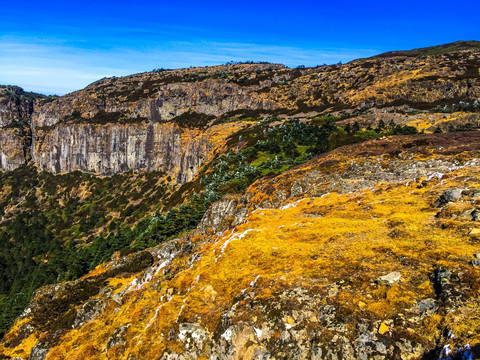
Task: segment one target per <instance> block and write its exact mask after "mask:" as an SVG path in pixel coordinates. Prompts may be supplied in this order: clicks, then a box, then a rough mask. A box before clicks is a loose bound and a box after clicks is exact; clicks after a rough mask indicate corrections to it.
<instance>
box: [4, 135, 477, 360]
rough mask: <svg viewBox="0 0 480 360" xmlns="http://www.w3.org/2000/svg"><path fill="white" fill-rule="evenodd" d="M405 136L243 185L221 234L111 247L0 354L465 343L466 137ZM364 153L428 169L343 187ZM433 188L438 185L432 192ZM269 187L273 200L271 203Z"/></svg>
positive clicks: (362, 349) (473, 283)
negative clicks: (111, 253)
mask: <svg viewBox="0 0 480 360" xmlns="http://www.w3.org/2000/svg"><path fill="white" fill-rule="evenodd" d="M467 138H468V139H469V142H465V140H466V139H467ZM415 139H416V138H414V137H398V138H393V139H391V140H386V141H378V142H376V141H373V142H369V143H365V144H360V145H354V146H351V147H347V148H342V149H339V150H337V151H336V152H333V153H330V154H327V155H325V156H323V157H320V158H317V159H314V160H312V161H310V162H309V163H307V164H305V165H301V166H299V167H298V168H296V169H292V170H289V171H287V172H286V173H284V174H282V175H280V176H277V177H275V178H271V179H265V180H262V181H259V182H257V183H255V184H254V185H252V187H251V188H250V189H249V190H248V194H247V196H246V197H247V198H249V202H247V203H246V207H247V208H248V209H249V210H248V211H247V214H246V216H245V217H244V219H243V220H242V221H241V223H240V224H238V225H237V226H236V227H235V228H233V229H229V230H226V231H224V232H222V233H213V234H207V235H206V234H203V233H200V232H198V233H196V234H188V235H187V236H185V237H184V238H182V239H179V240H175V241H173V242H170V243H167V244H165V245H163V246H159V247H157V248H154V249H151V250H149V251H144V252H140V253H137V254H135V255H131V256H130V257H127V258H120V259H119V258H117V259H116V260H114V261H112V262H110V263H108V264H105V265H103V266H102V267H99V268H97V269H96V270H95V271H93V272H92V273H90V274H89V275H87V276H86V277H85V278H83V279H81V280H79V281H78V282H76V283H67V284H61V285H57V286H51V287H48V288H43V289H42V290H40V291H39V293H38V297H37V299H36V300H35V301H34V302H32V304H31V305H30V307H29V310H27V312H26V314H25V316H24V317H23V318H22V319H20V320H19V321H18V322H17V324H16V325H15V326H14V328H13V329H12V330H11V331H10V332H9V333H8V334H7V335H6V337H5V342H4V344H3V345H2V347H0V353H2V354H4V355H6V356H10V357H12V358H13V357H14V356H20V357H22V358H25V357H27V356H28V354H29V353H30V352H31V351H32V348H33V351H32V353H33V354H41V353H42V351H43V354H44V355H45V354H46V359H86V358H88V359H107V358H109V359H259V358H271V359H294V358H299V359H300V358H302V359H303V358H313V359H324V358H334V355H336V356H337V357H338V358H344V359H357V358H377V359H420V358H422V357H423V358H429V357H428V353H429V352H431V354H433V355H432V356H437V358H438V352H439V351H440V349H442V347H443V346H445V345H447V344H449V345H450V347H451V348H452V349H454V348H460V347H461V346H465V345H466V344H469V345H470V347H471V348H472V349H473V350H472V351H473V352H472V354H473V353H474V352H475V351H477V350H478V344H480V335H479V334H480V310H479V309H480V307H479V305H480V304H479V302H480V296H479V295H480V293H479V291H480V288H479V284H480V282H479V280H480V270H479V269H478V268H476V267H474V266H473V265H475V264H477V262H475V261H474V260H475V254H476V253H477V251H479V250H480V242H479V239H478V236H479V235H478V234H480V223H479V222H478V218H477V217H476V215H475V209H476V208H479V207H480V168H479V166H478V149H479V147H478V144H479V142H480V138H479V137H478V135H477V133H468V134H467V133H465V134H461V135H458V136H457V137H454V136H452V137H450V138H448V137H446V135H445V136H444V135H441V136H440V137H434V136H426V137H424V138H423V139H424V142H423V143H421V142H420V143H416V145H415V146H413V145H409V144H412V141H413V140H415ZM425 139H426V140H425ZM382 148H383V150H382ZM393 150H395V152H394V153H390V152H391V151H393ZM379 156H383V158H384V160H385V161H387V160H389V159H390V157H396V158H398V159H402V158H405V159H409V164H410V166H411V167H412V168H417V169H418V168H421V164H422V163H423V164H425V163H430V164H432V165H431V166H430V167H425V169H426V170H425V172H424V174H425V175H424V176H423V175H422V176H418V177H417V176H416V175H418V174H419V172H415V171H411V172H408V171H407V170H408V169H407V168H402V166H401V164H400V163H399V167H398V171H399V172H401V171H403V172H404V174H403V177H400V176H399V177H390V178H387V177H386V178H383V179H382V178H381V177H379V178H378V179H379V180H378V181H377V182H376V183H374V184H373V185H372V183H371V182H369V181H367V182H365V183H359V182H358V179H359V178H366V179H367V180H368V179H369V174H371V173H372V172H374V171H375V168H374V167H372V166H371V165H368V164H370V161H372V160H373V159H376V158H377V157H379ZM334 159H335V160H337V162H336V163H334V162H333V160H334ZM328 161H329V162H328ZM399 161H400V160H399ZM352 162H356V163H357V165H355V164H352ZM361 163H364V165H365V166H364V167H363V168H361V167H356V166H358V164H361ZM453 163H455V164H457V165H454V166H450V167H447V164H453ZM435 164H436V165H435ZM444 165H445V167H442V166H444ZM385 166H386V165H385ZM352 169H356V171H355V172H354V171H353V170H352ZM439 169H443V171H442V172H440V171H437V170H439ZM320 170H321V174H322V175H321V176H329V178H328V179H327V178H318V179H321V180H322V181H320V180H318V182H319V184H323V185H324V186H325V187H324V188H323V189H320V187H317V188H312V189H315V190H308V189H307V188H306V187H305V188H304V190H303V192H294V193H292V192H291V191H290V190H288V189H291V188H292V184H293V183H295V181H297V180H299V179H305V178H307V177H308V175H309V174H310V176H312V173H313V171H319V172H320ZM349 171H351V173H350V175H348V174H349V173H348V172H349ZM420 173H422V172H420ZM408 175H412V177H409V176H408ZM332 179H336V181H337V185H338V184H340V183H341V180H342V179H344V182H343V183H344V184H348V183H349V182H351V183H352V184H353V183H355V184H356V186H352V187H339V188H337V189H336V190H335V189H334V188H333V187H329V186H328V184H327V183H328V182H329V183H330V185H331V184H332V181H333V180H332ZM372 179H373V178H372ZM372 179H371V180H372ZM325 180H328V181H325ZM372 181H373V180H372ZM287 190H288V191H287ZM448 190H453V193H452V194H453V195H452V196H451V197H450V198H449V197H448V196H447V197H445V196H446V195H444V197H443V198H442V199H443V200H442V199H440V200H439V201H438V202H437V200H438V199H439V198H440V196H441V195H442V194H444V193H445V191H448ZM279 191H283V192H284V196H283V197H282V200H281V201H277V202H275V201H272V200H271V198H269V196H272V195H274V194H275V193H278V192H279ZM254 192H255V193H256V194H257V198H255V197H254V196H253V195H252V194H253V193H254ZM450 193H451V192H447V194H450ZM268 199H270V200H269V201H270V202H269V204H270V206H267V205H268V201H267V200H268ZM445 199H446V200H445ZM447 200H451V201H450V202H448V201H447ZM221 215H224V214H218V216H221ZM207 233H208V231H207ZM472 260H473V261H474V262H473V264H472ZM140 269H141V271H139V270H140ZM386 275H389V276H387V277H386V278H382V277H384V276H386ZM87 284H89V287H87V286H86V285H87ZM77 288H81V289H86V288H88V289H89V290H88V291H90V293H88V294H84V293H77V292H76V291H75V289H77ZM62 299H65V301H66V302H67V304H63V305H62ZM47 300H48V301H47ZM52 300H55V301H54V302H52ZM52 304H56V305H57V306H59V307H62V306H64V307H63V308H62V310H61V311H58V309H54V308H52V307H53V306H54V305H52ZM48 314H51V315H55V316H50V317H49V316H48ZM42 317H43V318H42ZM45 318H46V319H48V321H46V322H43V323H41V321H42V320H45ZM452 335H454V336H452ZM436 350H438V352H436ZM435 354H437V355H435ZM424 356H425V357H424ZM33 358H35V357H33Z"/></svg>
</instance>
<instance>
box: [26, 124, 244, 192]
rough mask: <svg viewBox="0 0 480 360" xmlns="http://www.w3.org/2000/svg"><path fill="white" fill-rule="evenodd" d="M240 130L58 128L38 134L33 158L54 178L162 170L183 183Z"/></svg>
mask: <svg viewBox="0 0 480 360" xmlns="http://www.w3.org/2000/svg"><path fill="white" fill-rule="evenodd" d="M241 126H242V124H241V123H237V124H233V125H227V124H220V125H216V126H211V127H208V128H207V129H205V130H201V129H188V128H181V127H179V126H178V125H176V124H174V123H140V124H117V123H113V124H88V123H84V124H75V125H68V124H60V125H58V126H55V127H54V128H53V129H51V130H37V131H36V135H37V136H38V137H37V141H36V142H35V144H34V154H35V155H34V156H35V161H36V163H37V165H38V166H39V167H40V168H41V169H45V170H48V171H51V172H53V173H65V172H71V171H75V170H81V171H91V172H94V173H101V174H110V175H111V174H116V173H122V172H127V171H129V170H141V171H164V172H166V173H168V174H169V175H170V176H171V177H172V178H174V179H176V182H178V183H186V182H188V181H190V180H192V179H193V178H194V176H195V175H196V174H197V173H198V171H199V169H200V167H201V165H202V164H203V163H204V162H205V161H207V160H209V159H211V158H212V156H213V154H214V153H216V152H219V151H220V150H221V149H222V148H223V147H224V141H225V139H226V138H227V137H228V136H229V135H231V134H232V133H234V132H235V131H236V130H238V129H240V128H241ZM42 135H44V136H42Z"/></svg>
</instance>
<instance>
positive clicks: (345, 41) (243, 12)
mask: <svg viewBox="0 0 480 360" xmlns="http://www.w3.org/2000/svg"><path fill="white" fill-rule="evenodd" d="M479 10H480V4H479V3H478V2H477V1H462V0H459V1H456V2H451V1H442V0H440V1H424V0H417V1H397V2H392V1H388V0H383V1H363V2H362V1H343V2H339V1H329V2H324V1H296V2H294V1H288V2H287V1H270V0H266V1H261V0H257V1H250V0H245V1H228V2H224V1H181V0H177V1H143V0H136V1H122V0H118V1H110V0H104V1H102V0H97V1H90V0H84V1H65V0H63V1H56V0H50V1H46V2H41V1H38V0H36V1H24V0H17V1H6V2H5V3H3V4H2V15H1V16H0V84H16V85H20V86H22V87H24V88H25V89H26V90H29V91H38V92H42V93H47V94H53V93H56V94H65V93H67V92H70V91H73V90H77V89H80V88H83V87H85V86H86V85H87V84H89V83H91V82H93V81H95V80H97V79H99V78H102V77H104V76H122V75H128V74H132V73H136V72H143V71H149V70H152V69H154V68H162V67H163V68H178V67H189V66H206V65H215V64H221V63H225V62H227V61H231V60H236V61H246V60H253V61H270V62H275V63H283V64H286V65H288V66H297V65H307V66H315V65H318V64H323V63H337V62H338V61H342V62H347V61H350V60H353V59H355V58H359V57H367V56H372V55H375V54H378V53H381V52H384V51H389V50H402V49H411V48H417V47H424V46H431V45H437V44H442V43H447V42H452V41H456V40H480V21H478V19H477V15H478V13H479Z"/></svg>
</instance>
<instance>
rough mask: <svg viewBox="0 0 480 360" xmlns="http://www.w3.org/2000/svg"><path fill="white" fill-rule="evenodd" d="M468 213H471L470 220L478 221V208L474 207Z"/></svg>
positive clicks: (479, 219) (479, 215)
mask: <svg viewBox="0 0 480 360" xmlns="http://www.w3.org/2000/svg"><path fill="white" fill-rule="evenodd" d="M470 215H472V220H473V221H480V210H478V209H475V210H473V211H472V212H471V214H470Z"/></svg>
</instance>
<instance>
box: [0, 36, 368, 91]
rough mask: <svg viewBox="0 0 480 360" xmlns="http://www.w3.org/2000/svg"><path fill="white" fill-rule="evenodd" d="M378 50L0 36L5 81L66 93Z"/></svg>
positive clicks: (318, 61) (339, 58) (344, 58)
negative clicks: (190, 71)
mask: <svg viewBox="0 0 480 360" xmlns="http://www.w3.org/2000/svg"><path fill="white" fill-rule="evenodd" d="M376 53H378V51H376V50H372V49H332V48H325V49H303V48H300V47H291V46H273V45H260V44H249V43H221V42H175V43H174V42H172V43H165V44H163V45H162V46H157V47H150V48H147V49H144V50H142V51H140V50H131V49H128V48H125V49H122V48H116V49H113V50H112V49H110V50H108V51H107V50H102V49H97V50H92V49H80V48H76V47H69V46H62V45H61V44H59V43H58V42H55V43H53V44H52V43H51V44H48V43H46V42H40V43H39V42H36V43H30V42H27V41H22V40H21V39H13V38H0V83H2V84H6V83H8V84H16V85H20V86H22V87H24V88H25V89H26V90H28V91H40V92H43V93H49V94H51V93H58V94H60V95H61V94H65V93H67V92H71V91H74V90H78V89H81V88H83V87H85V86H86V85H88V84H89V83H91V82H93V81H95V80H98V79H100V78H102V77H109V76H125V75H129V74H132V73H138V72H144V71H150V70H151V69H153V68H162V67H163V68H179V67H189V66H208V65H218V64H221V63H225V62H228V61H232V60H233V61H269V62H274V63H283V64H285V65H287V66H297V65H306V66H315V65H319V64H323V63H337V62H339V61H342V62H347V61H350V60H353V59H355V58H360V57H367V56H371V55H374V54H376Z"/></svg>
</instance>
